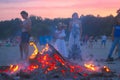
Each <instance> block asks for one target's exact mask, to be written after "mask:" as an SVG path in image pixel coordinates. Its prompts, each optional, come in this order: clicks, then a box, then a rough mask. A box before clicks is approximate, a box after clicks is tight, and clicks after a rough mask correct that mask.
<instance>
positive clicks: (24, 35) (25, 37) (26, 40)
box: [21, 32, 30, 43]
mask: <svg viewBox="0 0 120 80" xmlns="http://www.w3.org/2000/svg"><path fill="white" fill-rule="evenodd" d="M29 38H30V34H29V33H28V32H22V34H21V42H22V43H29Z"/></svg>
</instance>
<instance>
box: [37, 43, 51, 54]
mask: <svg viewBox="0 0 120 80" xmlns="http://www.w3.org/2000/svg"><path fill="white" fill-rule="evenodd" d="M48 49H49V46H48V44H46V46H45V48H44V49H43V50H42V51H41V52H39V53H40V54H43V53H44V52H45V51H48Z"/></svg>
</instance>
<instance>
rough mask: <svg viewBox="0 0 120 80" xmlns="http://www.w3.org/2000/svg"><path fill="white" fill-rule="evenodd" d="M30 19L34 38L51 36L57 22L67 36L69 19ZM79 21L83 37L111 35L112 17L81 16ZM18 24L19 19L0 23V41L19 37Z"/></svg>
mask: <svg viewBox="0 0 120 80" xmlns="http://www.w3.org/2000/svg"><path fill="white" fill-rule="evenodd" d="M30 19H31V21H32V31H31V35H32V36H34V37H36V38H38V37H39V36H44V35H53V34H54V31H55V29H56V26H57V24H58V23H59V22H63V23H64V24H66V25H67V28H66V34H67V36H69V31H68V25H69V21H70V20H71V18H54V19H49V18H45V19H43V18H42V17H38V16H34V15H31V16H30ZM79 19H80V20H81V21H82V27H83V36H84V35H86V34H87V35H89V36H100V35H103V34H106V35H107V36H110V35H111V31H112V27H113V26H114V16H113V15H110V16H106V17H100V16H93V15H86V16H84V15H81V16H80V18H79ZM20 23H21V19H19V18H15V19H12V20H6V21H0V40H1V39H7V38H13V37H15V36H17V35H20V32H21V28H20Z"/></svg>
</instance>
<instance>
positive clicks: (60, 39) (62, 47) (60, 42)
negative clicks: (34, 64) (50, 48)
mask: <svg viewBox="0 0 120 80" xmlns="http://www.w3.org/2000/svg"><path fill="white" fill-rule="evenodd" d="M65 36H66V34H65V30H64V25H63V24H62V23H59V25H58V28H57V30H56V32H55V38H56V42H55V47H56V48H57V50H58V51H59V52H60V54H61V55H62V56H64V57H68V53H67V49H66V44H65V40H64V38H65Z"/></svg>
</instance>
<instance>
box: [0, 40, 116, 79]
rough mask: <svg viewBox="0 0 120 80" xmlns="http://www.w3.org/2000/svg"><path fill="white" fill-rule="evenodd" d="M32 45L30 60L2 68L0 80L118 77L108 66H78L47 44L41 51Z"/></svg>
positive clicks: (86, 64)
mask: <svg viewBox="0 0 120 80" xmlns="http://www.w3.org/2000/svg"><path fill="white" fill-rule="evenodd" d="M30 45H31V46H33V47H34V49H35V50H34V51H33V53H32V55H31V56H30V57H29V60H28V61H25V62H24V63H18V64H17V65H13V64H11V65H10V66H1V67H0V78H1V79H0V80H25V79H27V80H54V79H57V80H69V79H71V80H93V78H94V79H95V80H97V79H98V78H99V79H100V77H102V78H104V80H110V79H111V77H117V75H115V74H114V72H112V71H111V70H110V69H109V68H108V67H107V66H96V65H94V64H93V63H88V62H87V63H84V65H80V64H76V63H74V62H72V61H70V60H69V59H66V58H64V57H63V56H62V55H61V54H60V53H59V52H58V51H57V50H56V49H55V48H54V47H53V46H52V45H50V44H46V45H45V47H44V48H43V49H42V50H41V51H39V50H38V48H37V46H36V45H35V43H34V42H30ZM108 78H109V79H108ZM100 80H101V79H100Z"/></svg>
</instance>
